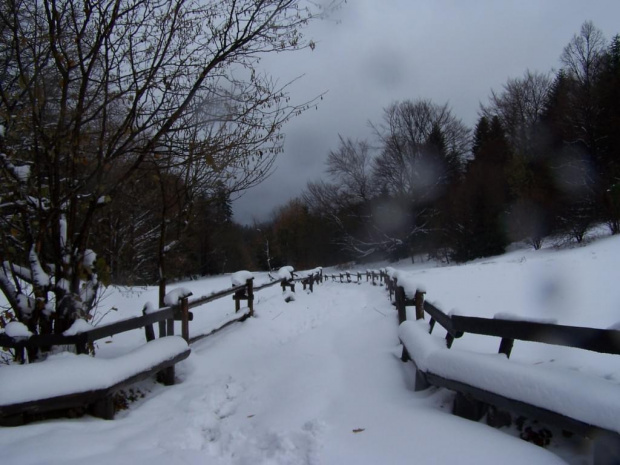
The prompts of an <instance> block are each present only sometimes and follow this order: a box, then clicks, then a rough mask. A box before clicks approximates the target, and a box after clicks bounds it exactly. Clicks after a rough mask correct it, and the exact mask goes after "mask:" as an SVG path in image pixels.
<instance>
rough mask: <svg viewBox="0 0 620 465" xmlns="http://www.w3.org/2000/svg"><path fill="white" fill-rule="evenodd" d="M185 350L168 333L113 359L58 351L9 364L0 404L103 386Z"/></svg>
mask: <svg viewBox="0 0 620 465" xmlns="http://www.w3.org/2000/svg"><path fill="white" fill-rule="evenodd" d="M186 349H187V343H186V342H185V340H184V339H183V338H181V337H179V336H170V337H163V338H160V339H155V340H153V341H151V342H148V343H146V344H144V345H143V346H142V347H140V348H138V349H136V350H134V351H133V352H131V353H129V354H127V355H124V356H122V357H118V358H115V359H109V360H106V359H100V358H93V357H91V356H89V355H76V354H74V353H70V352H61V353H59V354H55V355H51V356H49V357H48V358H47V360H45V361H44V362H40V363H32V364H28V365H9V366H6V367H3V368H2V373H3V376H2V377H0V405H10V404H16V403H19V402H26V401H30V400H35V399H43V398H49V397H55V396H61V395H67V394H73V393H75V392H82V391H90V390H96V389H105V388H107V387H110V386H113V385H114V384H116V383H118V382H120V381H122V380H124V379H126V378H128V377H129V376H131V375H132V374H135V373H140V372H141V371H145V370H147V369H149V368H151V367H153V366H155V365H157V364H159V363H161V362H162V361H164V360H169V359H171V358H173V357H175V356H176V355H178V354H180V353H182V352H184V351H185V350H186ZM5 463H8V462H5Z"/></svg>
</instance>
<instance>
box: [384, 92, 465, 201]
mask: <svg viewBox="0 0 620 465" xmlns="http://www.w3.org/2000/svg"><path fill="white" fill-rule="evenodd" d="M374 128H375V132H376V134H377V136H378V138H379V141H380V142H381V154H380V155H379V156H378V157H377V159H376V160H375V179H376V180H377V182H378V183H379V184H380V185H381V186H383V187H384V188H386V189H388V190H389V191H390V192H392V193H394V194H397V195H405V196H408V197H416V198H423V197H426V196H429V195H431V196H432V195H436V193H437V191H436V188H437V187H439V186H440V185H441V184H445V183H446V182H447V181H448V179H449V178H451V177H455V176H458V173H459V171H460V169H461V164H462V162H463V161H464V159H465V157H467V155H468V153H469V151H470V131H469V129H468V128H467V127H466V126H465V125H464V124H463V123H462V122H461V121H460V120H459V119H458V118H456V117H455V116H454V115H453V114H452V111H451V110H450V108H449V107H448V105H447V104H445V105H437V104H434V103H433V102H431V101H429V100H417V101H415V102H412V101H409V100H407V101H404V102H400V103H394V104H392V105H391V106H389V107H388V108H386V109H385V110H384V117H383V124H382V125H379V126H375V127H374ZM434 132H435V133H437V132H439V133H440V134H441V138H442V139H443V141H442V145H443V154H441V155H442V156H441V157H434V156H432V154H431V153H430V152H432V151H434V149H432V148H431V147H430V146H429V141H430V139H431V135H432V134H433V133H434Z"/></svg>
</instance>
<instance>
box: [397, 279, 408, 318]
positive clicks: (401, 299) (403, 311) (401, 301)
mask: <svg viewBox="0 0 620 465" xmlns="http://www.w3.org/2000/svg"><path fill="white" fill-rule="evenodd" d="M395 300H396V310H398V324H399V325H400V324H401V323H403V322H404V321H406V320H407V308H406V307H405V288H404V287H402V286H398V287H397V288H396V293H395Z"/></svg>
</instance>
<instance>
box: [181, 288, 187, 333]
mask: <svg viewBox="0 0 620 465" xmlns="http://www.w3.org/2000/svg"><path fill="white" fill-rule="evenodd" d="M181 336H182V337H183V339H185V340H186V341H187V343H188V344H189V299H188V298H187V297H183V298H182V299H181Z"/></svg>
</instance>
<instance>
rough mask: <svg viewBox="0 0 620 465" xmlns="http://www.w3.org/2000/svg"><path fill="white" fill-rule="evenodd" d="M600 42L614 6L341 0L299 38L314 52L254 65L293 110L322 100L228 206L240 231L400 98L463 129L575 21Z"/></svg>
mask: <svg viewBox="0 0 620 465" xmlns="http://www.w3.org/2000/svg"><path fill="white" fill-rule="evenodd" d="M587 20H591V21H593V22H594V24H595V26H597V27H598V28H599V29H601V30H602V31H603V33H604V34H605V36H606V37H607V39H610V38H611V37H613V36H614V35H615V34H617V33H620V0H348V2H347V3H346V4H345V5H344V7H343V8H342V9H341V10H340V11H339V12H338V13H337V14H336V15H335V17H333V18H331V19H329V20H323V21H320V22H317V23H314V24H312V25H311V26H310V27H309V28H308V29H307V30H306V35H307V36H309V37H311V38H312V39H313V40H314V41H315V42H316V43H317V47H316V48H315V50H314V51H311V50H302V51H299V52H294V53H290V54H278V55H274V56H270V57H268V58H267V59H266V60H264V61H263V64H262V65H263V66H264V67H265V68H266V69H267V70H268V71H269V72H270V73H271V74H272V75H273V76H274V77H276V78H278V79H279V81H280V83H285V82H288V81H290V80H292V79H294V78H296V77H298V76H301V75H303V78H302V79H300V80H299V81H297V82H296V83H295V84H294V85H293V86H292V87H291V89H290V95H291V97H292V98H293V99H294V100H295V101H296V102H303V101H306V100H309V99H311V98H312V97H315V96H316V95H319V94H321V93H323V92H327V94H326V95H325V97H324V98H323V100H322V101H321V102H320V104H319V106H318V109H311V110H308V111H307V112H306V113H304V114H303V115H301V116H299V117H297V118H295V119H294V120H292V121H291V122H289V123H288V124H287V125H286V126H285V128H284V133H285V135H286V141H285V145H284V153H283V154H281V155H280V156H279V158H278V160H277V161H276V171H275V173H274V174H273V175H272V176H271V177H270V178H269V179H268V180H266V181H265V182H264V183H262V184H261V185H260V186H257V187H255V188H253V189H251V190H250V191H248V192H247V193H246V194H245V195H244V196H243V197H241V198H240V199H238V200H236V201H235V202H234V204H233V208H234V214H235V220H236V221H238V222H240V223H244V224H251V223H252V222H253V220H258V221H263V220H267V219H269V218H270V216H271V213H272V212H273V210H274V209H275V208H276V207H278V206H280V205H283V204H285V203H286V202H287V201H288V200H289V199H290V198H292V197H295V196H297V195H299V194H300V193H301V192H302V191H303V189H304V188H305V186H306V183H307V182H308V181H311V180H318V179H319V178H321V177H322V176H324V170H325V164H324V163H325V159H326V157H327V153H328V152H329V150H332V149H335V148H337V146H338V135H339V134H341V135H342V136H343V137H350V138H352V139H357V140H362V139H367V140H369V141H372V137H373V134H372V130H371V129H370V127H369V124H368V122H369V121H372V122H379V121H380V120H381V117H382V113H383V108H385V107H387V106H388V105H389V104H390V103H393V102H395V101H401V100H405V99H411V100H415V99H417V98H427V99H431V100H433V101H434V102H436V103H440V104H443V103H445V102H448V103H449V105H450V106H451V107H452V109H453V111H454V113H455V114H456V115H457V116H459V117H460V118H461V119H462V120H463V122H464V123H465V124H467V125H469V126H470V127H473V126H474V125H475V124H476V120H477V116H478V109H479V107H480V103H486V101H487V97H488V95H489V93H490V91H491V89H497V90H499V89H501V87H502V85H503V84H504V83H505V82H506V80H507V79H508V78H514V77H520V76H522V75H523V73H524V72H525V71H526V70H527V69H529V70H532V71H540V72H552V71H554V70H557V69H558V68H559V67H560V61H559V57H560V54H561V53H562V50H563V48H564V47H565V46H566V44H568V42H569V41H570V39H571V38H572V37H573V35H574V34H576V33H578V32H579V30H580V27H581V24H582V23H583V22H584V21H587Z"/></svg>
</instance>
